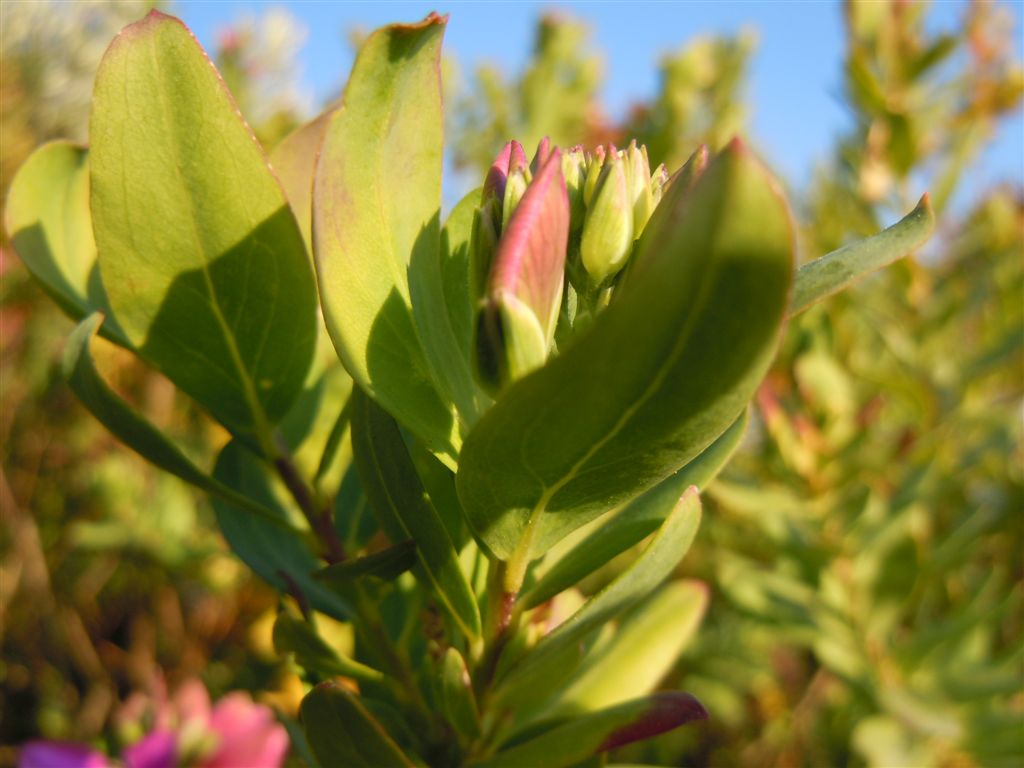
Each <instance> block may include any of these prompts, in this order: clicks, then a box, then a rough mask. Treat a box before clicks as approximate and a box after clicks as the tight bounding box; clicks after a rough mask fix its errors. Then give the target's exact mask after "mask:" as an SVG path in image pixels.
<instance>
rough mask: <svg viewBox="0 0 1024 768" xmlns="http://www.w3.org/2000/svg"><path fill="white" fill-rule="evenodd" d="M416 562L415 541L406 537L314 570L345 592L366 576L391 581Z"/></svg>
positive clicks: (324, 580) (321, 579)
mask: <svg viewBox="0 0 1024 768" xmlns="http://www.w3.org/2000/svg"><path fill="white" fill-rule="evenodd" d="M415 563H416V542H414V541H413V540H412V539H409V540H407V541H401V542H399V543H398V544H394V545H392V546H390V547H388V548H387V549H382V550H381V551H380V552H374V553H373V554H372V555H364V556H363V557H357V558H354V559H352V560H346V561H344V562H341V563H335V564H334V565H329V566H327V567H326V568H324V569H323V570H321V571H317V573H316V578H317V580H319V581H322V582H323V583H324V584H327V585H329V586H331V587H333V588H334V589H336V590H341V591H344V590H346V589H348V588H349V587H351V586H352V584H354V583H355V582H356V581H357V580H358V579H360V578H363V577H365V576H372V577H374V578H377V579H382V580H383V581H392V580H394V579H397V578H398V577H399V576H401V575H402V574H403V573H405V572H406V571H408V570H409V569H410V568H412V567H413V565H414V564H415Z"/></svg>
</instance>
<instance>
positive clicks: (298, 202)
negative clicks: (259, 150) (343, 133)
mask: <svg viewBox="0 0 1024 768" xmlns="http://www.w3.org/2000/svg"><path fill="white" fill-rule="evenodd" d="M333 114H334V110H328V111H327V112H324V113H323V114H321V115H319V116H318V117H316V118H314V119H313V120H310V121H309V122H308V123H306V124H305V125H301V126H299V127H298V128H296V129H295V130H294V131H292V132H291V133H289V134H288V135H287V136H285V137H284V138H283V139H281V141H280V142H279V143H278V145H277V146H276V147H274V148H273V149H272V150H271V151H270V164H271V166H273V168H274V171H275V172H276V173H277V177H278V178H279V179H280V180H281V186H282V187H284V193H285V195H286V196H287V197H288V204H289V205H290V206H291V209H292V213H294V214H295V220H296V221H297V222H298V223H299V229H300V230H302V239H303V240H304V241H305V243H306V248H307V249H308V250H309V254H310V256H312V254H313V175H314V174H315V172H316V159H317V156H318V155H319V153H320V145H321V143H323V139H324V133H326V131H327V125H328V123H329V122H330V120H331V116H332V115H333Z"/></svg>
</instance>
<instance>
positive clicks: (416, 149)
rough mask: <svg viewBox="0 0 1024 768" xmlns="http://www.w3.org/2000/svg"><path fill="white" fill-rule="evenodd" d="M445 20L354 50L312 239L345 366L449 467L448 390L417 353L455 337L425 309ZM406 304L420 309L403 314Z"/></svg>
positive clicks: (430, 298)
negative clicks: (421, 308) (421, 309)
mask: <svg viewBox="0 0 1024 768" xmlns="http://www.w3.org/2000/svg"><path fill="white" fill-rule="evenodd" d="M445 24H446V19H445V18H442V17H440V16H437V15H436V14H431V15H430V16H429V17H427V18H426V19H425V20H424V21H422V22H420V23H419V24H406V25H397V24H396V25H391V26H388V27H384V28H382V29H379V30H377V31H376V32H374V33H373V34H372V35H370V37H369V38H367V40H366V42H365V43H364V44H363V46H362V48H361V49H360V51H359V54H358V56H357V57H356V62H355V65H354V66H353V68H352V74H351V76H350V77H349V81H348V85H347V86H346V88H345V94H344V96H343V98H342V103H341V106H340V107H339V108H338V110H337V111H336V112H335V113H334V116H333V117H332V118H331V121H330V125H329V126H328V127H327V132H326V134H325V136H324V142H323V146H322V148H321V150H320V159H319V162H318V164H317V171H316V180H315V183H314V188H313V246H314V251H315V256H316V264H317V271H318V273H319V276H320V283H319V285H320V299H321V303H322V305H323V309H324V318H325V320H326V322H327V328H328V330H329V332H330V335H331V339H332V340H333V341H334V346H335V347H336V348H337V350H338V354H339V356H340V357H341V360H342V362H343V363H344V365H345V368H346V369H348V372H349V373H350V374H351V375H352V378H353V379H355V380H356V382H357V383H358V384H359V386H360V387H362V388H363V389H364V390H365V391H366V392H368V393H369V394H370V395H371V396H372V397H373V398H374V399H375V400H377V401H378V402H379V403H381V405H383V406H384V407H385V408H386V409H387V410H388V411H389V412H390V413H392V414H394V415H395V416H396V417H397V418H398V419H399V421H401V422H402V424H403V425H405V426H406V427H407V428H408V429H410V430H411V431H412V432H413V433H414V434H416V436H417V437H419V438H420V439H421V440H423V441H424V442H425V443H426V444H427V445H428V446H429V447H430V449H431V450H432V451H434V452H435V453H438V454H440V455H443V456H445V457H446V460H447V462H448V463H449V465H450V466H454V463H455V458H456V457H457V455H458V443H459V442H460V439H459V434H458V433H459V430H458V425H457V423H456V418H455V414H454V409H453V406H452V403H451V400H453V399H456V398H457V397H458V396H459V395H458V393H456V392H454V391H451V392H446V393H443V392H444V390H445V389H446V388H447V387H448V386H449V385H450V381H449V380H448V379H444V378H442V376H441V375H440V374H443V373H444V372H445V370H446V369H445V368H444V367H443V366H441V365H436V366H435V365H433V364H432V362H431V360H430V357H431V356H430V355H429V351H430V349H431V348H432V347H433V345H434V343H435V340H436V344H438V345H443V346H445V348H447V345H448V344H449V343H450V344H451V345H455V344H456V342H455V338H454V334H453V333H452V331H451V329H450V328H449V327H447V315H446V314H445V313H443V312H439V311H437V310H438V308H439V307H440V306H441V305H442V302H443V296H438V293H437V292H438V290H439V286H440V282H441V278H440V277H439V272H440V269H441V267H440V222H439V214H440V207H441V162H442V160H441V155H442V146H443V141H442V110H441V77H440V54H441V40H442V37H443V35H444V29H445ZM413 281H420V282H421V284H420V285H419V287H414V286H411V285H410V283H411V282H413ZM417 292H420V293H422V294H423V296H422V297H420V296H416V295H415V294H416V293H417ZM435 302H436V303H435ZM414 304H415V305H423V304H426V305H427V306H425V308H424V309H425V310H426V311H427V312H428V313H431V314H430V316H424V317H421V316H420V315H419V314H417V315H416V316H415V318H414ZM432 319H435V320H437V324H429V323H425V322H424V321H425V320H432ZM437 359H439V360H440V359H443V358H442V357H441V356H438V357H437ZM465 379H466V380H470V381H471V379H470V377H469V376H468V371H467V375H466V377H465ZM455 401H456V402H459V401H458V400H457V399H456V400H455Z"/></svg>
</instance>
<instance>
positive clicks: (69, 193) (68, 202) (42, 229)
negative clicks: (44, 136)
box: [4, 141, 130, 347]
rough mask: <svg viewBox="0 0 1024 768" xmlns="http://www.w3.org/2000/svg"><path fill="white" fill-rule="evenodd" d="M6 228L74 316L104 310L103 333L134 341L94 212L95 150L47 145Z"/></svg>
mask: <svg viewBox="0 0 1024 768" xmlns="http://www.w3.org/2000/svg"><path fill="white" fill-rule="evenodd" d="M4 227H5V228H6V230H7V235H8V236H9V237H10V238H11V244H12V245H13V246H14V250H16V251H17V252H18V256H20V257H21V260H22V261H23V262H24V263H25V266H26V267H28V271H29V272H31V273H32V276H33V277H34V278H35V279H36V280H38V281H39V283H40V285H42V286H43V289H44V290H45V291H46V292H47V293H48V294H49V295H50V297H51V298H52V299H53V300H54V301H56V302H57V304H59V305H60V307H61V309H63V310H64V311H65V312H66V313H67V314H68V315H69V316H70V317H71V318H72V319H74V320H81V319H82V318H84V317H86V316H87V315H91V314H92V313H93V312H103V314H104V316H105V320H104V323H103V326H102V327H101V328H100V333H101V334H103V335H104V336H106V337H107V338H109V339H110V340H111V341H114V342H117V343H118V344H120V345H122V346H126V347H127V346H130V345H129V344H128V340H127V339H126V338H125V336H124V333H123V332H122V331H121V329H120V328H118V326H117V323H116V321H115V320H114V318H113V316H112V314H111V312H110V307H109V302H108V301H107V295H106V292H105V291H104V290H103V283H102V282H101V280H100V273H99V267H98V266H97V264H96V242H95V240H94V239H93V235H92V219H91V218H90V216H89V152H88V150H87V149H85V148H84V147H79V146H76V145H74V144H71V143H70V142H66V141H55V142H52V143H50V144H44V145H43V146H42V147H40V148H39V149H37V150H36V151H35V152H33V153H32V154H31V155H30V156H29V158H28V160H26V161H25V163H24V164H23V165H22V166H21V168H20V169H19V170H18V173H17V175H15V177H14V181H13V182H12V183H11V189H10V192H9V193H8V195H7V210H6V211H5V212H4Z"/></svg>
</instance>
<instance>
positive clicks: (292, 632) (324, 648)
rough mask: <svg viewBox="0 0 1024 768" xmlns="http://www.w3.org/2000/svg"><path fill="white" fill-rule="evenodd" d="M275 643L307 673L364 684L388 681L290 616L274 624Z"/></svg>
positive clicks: (285, 614)
mask: <svg viewBox="0 0 1024 768" xmlns="http://www.w3.org/2000/svg"><path fill="white" fill-rule="evenodd" d="M273 640H274V650H276V651H277V652H278V653H281V654H284V653H291V654H294V655H295V661H296V662H298V664H299V665H300V666H301V667H302V668H303V669H306V670H309V671H312V672H315V673H317V674H318V675H321V676H325V675H340V676H342V677H350V678H352V679H353V680H359V681H361V682H364V683H380V682H382V681H383V680H384V674H383V673H382V672H380V671H379V670H376V669H374V668H373V667H369V666H367V665H366V664H362V663H360V662H358V661H356V660H354V659H350V658H347V657H346V656H343V655H341V654H340V653H338V652H337V651H335V650H334V649H333V648H331V646H330V645H328V644H327V642H326V641H324V640H323V638H321V637H320V635H318V634H317V633H316V630H315V629H314V628H313V627H312V626H311V625H309V624H308V623H307V622H305V621H303V620H302V619H299V618H296V617H295V616H290V615H289V614H287V613H281V614H280V615H279V616H278V617H277V620H276V621H275V622H274V633H273Z"/></svg>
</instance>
